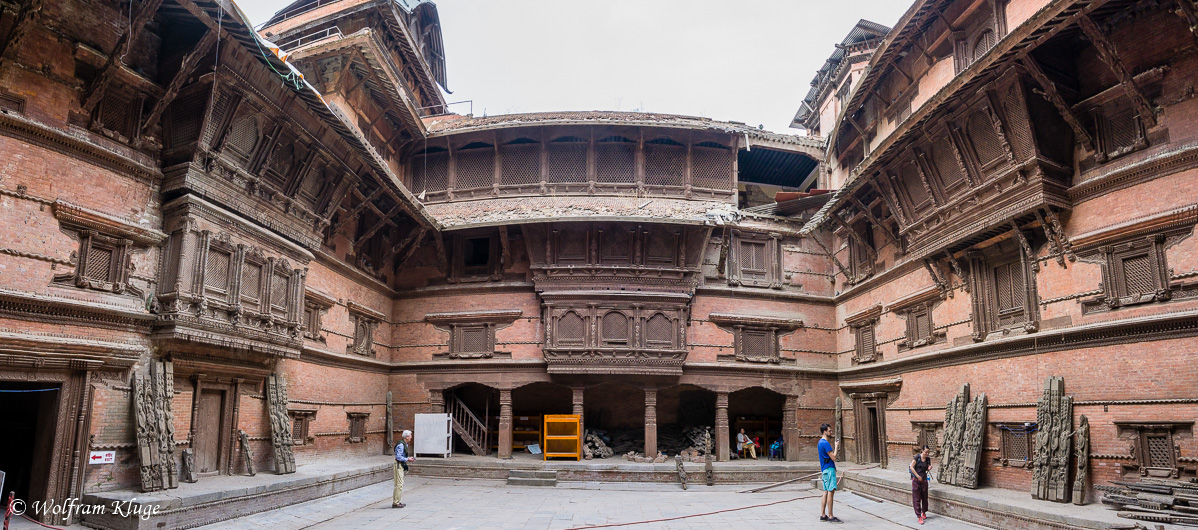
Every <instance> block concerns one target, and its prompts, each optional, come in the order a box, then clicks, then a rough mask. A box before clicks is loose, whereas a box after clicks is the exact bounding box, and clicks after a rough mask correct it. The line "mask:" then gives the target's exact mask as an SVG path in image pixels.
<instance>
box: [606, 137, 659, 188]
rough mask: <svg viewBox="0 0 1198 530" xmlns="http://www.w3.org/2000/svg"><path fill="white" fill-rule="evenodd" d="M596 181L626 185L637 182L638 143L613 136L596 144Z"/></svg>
mask: <svg viewBox="0 0 1198 530" xmlns="http://www.w3.org/2000/svg"><path fill="white" fill-rule="evenodd" d="M646 178H647V177H646ZM595 180H596V181H597V182H606V183H624V184H631V183H633V182H635V181H636V143H635V142H633V141H632V140H629V139H627V138H624V137H621V136H611V137H607V138H603V139H601V140H599V141H598V142H596V143H595Z"/></svg>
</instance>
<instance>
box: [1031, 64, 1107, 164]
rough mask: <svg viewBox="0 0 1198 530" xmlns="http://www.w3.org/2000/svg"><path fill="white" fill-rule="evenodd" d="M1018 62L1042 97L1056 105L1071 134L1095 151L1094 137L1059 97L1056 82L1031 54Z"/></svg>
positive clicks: (1062, 98) (1091, 150)
mask: <svg viewBox="0 0 1198 530" xmlns="http://www.w3.org/2000/svg"><path fill="white" fill-rule="evenodd" d="M1019 64H1022V65H1023V68H1024V69H1025V70H1027V73H1028V74H1031V76H1032V79H1035V80H1036V83H1037V84H1039V85H1040V88H1041V91H1040V93H1041V94H1043V95H1044V98H1045V99H1047V100H1048V102H1049V103H1052V106H1053V107H1056V109H1057V113H1058V114H1060V115H1061V118H1064V119H1065V123H1068V124H1069V128H1071V129H1073V134H1074V135H1075V136H1077V138H1078V140H1079V141H1081V143H1082V145H1083V146H1085V148H1086V149H1087V150H1089V151H1090V152H1091V153H1093V152H1096V151H1097V146H1096V145H1095V144H1094V137H1093V136H1090V132H1089V131H1087V130H1086V128H1085V126H1083V125H1082V122H1081V120H1080V119H1078V117H1077V115H1076V114H1074V113H1073V109H1072V108H1070V106H1069V104H1068V103H1066V102H1065V98H1064V97H1061V93H1060V92H1059V91H1057V85H1056V83H1053V82H1052V81H1051V80H1050V79H1048V76H1047V75H1045V73H1044V70H1043V69H1041V68H1040V63H1038V62H1036V59H1034V58H1032V56H1030V55H1026V56H1024V57H1023V58H1021V59H1019Z"/></svg>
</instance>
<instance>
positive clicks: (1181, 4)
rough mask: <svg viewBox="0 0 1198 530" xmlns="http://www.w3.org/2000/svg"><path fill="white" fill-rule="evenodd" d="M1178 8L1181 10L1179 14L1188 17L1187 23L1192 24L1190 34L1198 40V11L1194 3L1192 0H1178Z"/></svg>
mask: <svg viewBox="0 0 1198 530" xmlns="http://www.w3.org/2000/svg"><path fill="white" fill-rule="evenodd" d="M1177 8H1178V10H1179V11H1180V13H1178V16H1180V17H1181V18H1184V19H1186V24H1189V26H1190V34H1192V35H1193V36H1194V40H1196V41H1198V12H1196V11H1195V8H1194V3H1193V2H1192V1H1191V0H1177Z"/></svg>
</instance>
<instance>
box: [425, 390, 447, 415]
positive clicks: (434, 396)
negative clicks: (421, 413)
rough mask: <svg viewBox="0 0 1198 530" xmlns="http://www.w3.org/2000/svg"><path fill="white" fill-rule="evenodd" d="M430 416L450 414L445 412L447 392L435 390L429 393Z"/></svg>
mask: <svg viewBox="0 0 1198 530" xmlns="http://www.w3.org/2000/svg"><path fill="white" fill-rule="evenodd" d="M427 412H428V413H429V414H441V413H443V412H449V411H447V410H445V391H443V390H434V391H432V392H429V393H428V411H427Z"/></svg>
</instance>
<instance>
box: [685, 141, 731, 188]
mask: <svg viewBox="0 0 1198 530" xmlns="http://www.w3.org/2000/svg"><path fill="white" fill-rule="evenodd" d="M732 158H733V157H732V151H731V150H730V149H728V148H727V147H725V146H723V145H720V144H717V143H715V142H700V143H697V144H695V145H694V146H693V147H692V148H691V183H692V185H694V187H696V188H708V189H715V190H728V189H731V187H732Z"/></svg>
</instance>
